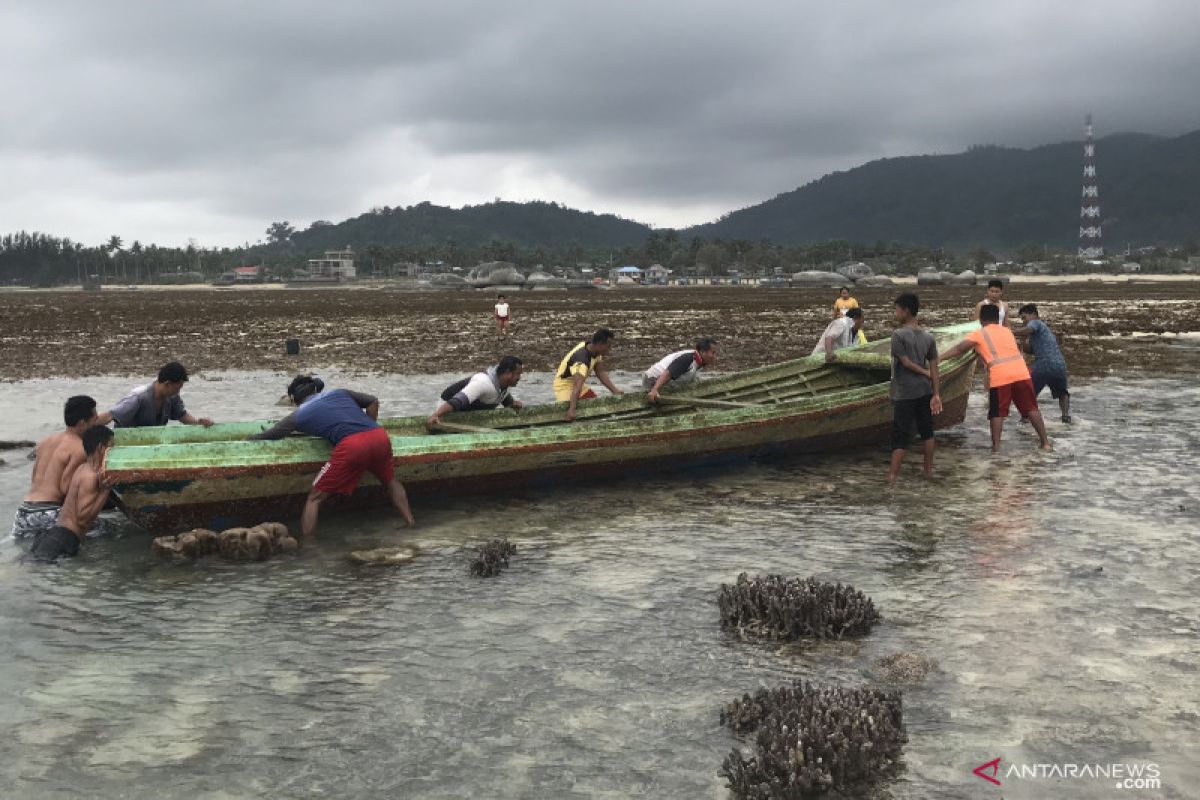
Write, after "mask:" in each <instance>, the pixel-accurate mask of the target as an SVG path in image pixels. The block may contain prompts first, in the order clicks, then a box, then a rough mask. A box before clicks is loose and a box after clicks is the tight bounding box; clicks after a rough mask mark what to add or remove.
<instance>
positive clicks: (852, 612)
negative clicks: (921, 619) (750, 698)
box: [717, 572, 879, 640]
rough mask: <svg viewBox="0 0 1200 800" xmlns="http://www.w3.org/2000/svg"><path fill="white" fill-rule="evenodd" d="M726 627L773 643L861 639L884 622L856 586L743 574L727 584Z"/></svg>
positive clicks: (721, 601)
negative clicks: (734, 581) (808, 639)
mask: <svg viewBox="0 0 1200 800" xmlns="http://www.w3.org/2000/svg"><path fill="white" fill-rule="evenodd" d="M717 605H718V606H719V608H720V610H721V625H723V626H724V627H726V628H731V629H733V630H735V631H737V632H738V633H739V634H740V635H742V636H750V637H754V638H763V639H772V640H790V639H801V638H812V639H840V638H842V637H843V636H861V635H863V634H865V633H867V632H868V631H870V630H871V626H873V625H874V624H875V623H876V622H878V621H879V612H878V611H876V610H875V604H874V603H873V602H871V598H869V597H867V596H866V595H865V594H863V593H862V592H860V591H857V590H856V589H855V588H854V587H853V586H850V585H849V584H847V585H842V584H840V583H837V584H834V583H825V582H823V581H818V580H816V579H815V578H808V579H805V580H799V579H796V578H784V577H783V576H781V575H755V576H754V577H753V578H751V577H749V576H748V575H747V574H746V573H744V572H743V573H742V574H741V575H738V578H737V583H735V584H734V585H732V586H730V585H727V584H722V585H721V593H720V596H719V597H718V599H717Z"/></svg>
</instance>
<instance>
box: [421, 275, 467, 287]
mask: <svg viewBox="0 0 1200 800" xmlns="http://www.w3.org/2000/svg"><path fill="white" fill-rule="evenodd" d="M429 287H430V288H431V289H470V288H471V284H470V283H468V282H467V279H466V278H464V277H462V276H461V275H455V274H454V273H453V272H441V273H438V274H437V275H434V276H433V277H431V278H430V279H429Z"/></svg>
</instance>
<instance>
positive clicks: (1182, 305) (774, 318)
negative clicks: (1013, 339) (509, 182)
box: [0, 281, 1200, 380]
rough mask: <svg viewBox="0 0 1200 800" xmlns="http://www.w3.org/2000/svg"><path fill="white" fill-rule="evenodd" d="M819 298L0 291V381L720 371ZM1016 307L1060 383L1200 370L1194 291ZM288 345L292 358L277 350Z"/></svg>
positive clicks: (1112, 290)
mask: <svg viewBox="0 0 1200 800" xmlns="http://www.w3.org/2000/svg"><path fill="white" fill-rule="evenodd" d="M903 290H909V287H905V288H904V289H901V288H900V287H896V288H890V289H865V288H864V289H861V290H858V291H856V292H855V295H856V297H857V298H858V299H859V302H860V303H861V304H862V305H863V308H864V309H865V313H866V330H867V334H868V336H870V337H871V338H873V339H874V338H880V337H884V336H887V335H888V334H889V333H890V331H891V329H892V309H891V301H892V299H894V297H895V295H896V294H897V293H898V292H899V291H903ZM918 292H919V294H920V296H921V300H922V303H923V304H924V311H923V314H922V317H923V320H924V322H925V324H927V325H943V324H949V323H953V322H960V321H963V320H965V319H968V318H969V316H970V310H971V307H972V305H973V304H974V303H975V302H976V301H977V300H978V299H980V298H981V297H982V296H983V294H984V289H983V287H979V286H975V287H920V288H919V289H918ZM834 295H835V292H833V291H830V290H823V289H817V290H814V289H760V288H741V287H696V288H670V289H640V288H638V289H614V290H592V291H574V292H564V291H558V292H520V293H514V294H511V295H510V296H509V302H510V304H511V306H512V314H513V317H512V324H511V327H510V331H511V335H510V336H509V337H508V339H507V340H503V341H501V340H498V339H497V338H496V336H495V327H494V322H493V320H492V316H491V313H492V305H493V303H494V302H495V296H494V294H493V293H492V292H490V291H469V292H406V291H396V290H393V289H387V288H365V287H364V288H352V289H306V290H284V289H280V290H276V291H246V290H242V289H229V290H222V291H213V290H179V291H161V292H151V291H143V290H120V289H106V290H105V291H104V292H101V293H96V294H91V293H83V292H78V291H38V292H33V291H28V292H4V293H0V319H3V320H4V324H3V328H2V331H0V379H2V380H23V379H30V378H45V377H85V376H93V375H138V376H141V375H146V376H149V375H153V373H154V372H155V371H156V370H157V368H158V367H159V366H160V365H161V364H162V363H163V362H165V361H168V360H172V359H178V360H180V361H183V362H184V363H185V364H187V365H188V366H189V368H191V369H192V371H193V372H200V373H203V372H204V371H215V370H224V369H264V370H273V371H281V372H294V371H300V370H314V369H328V368H330V367H334V366H336V367H338V368H339V369H341V370H345V371H349V372H351V373H390V374H428V373H444V372H449V373H455V372H460V371H463V370H469V369H474V368H476V367H478V366H480V365H482V364H485V363H487V362H489V361H492V360H495V359H496V358H497V357H498V356H500V355H503V354H505V353H515V354H518V355H520V356H521V357H522V358H524V359H525V361H526V365H527V368H529V369H533V370H551V369H553V368H554V367H555V366H556V365H557V363H558V360H559V359H560V358H561V357H562V355H563V353H565V352H566V351H567V350H568V349H569V348H570V347H571V346H572V345H573V344H574V343H576V342H578V341H579V340H580V339H582V338H583V337H584V336H585V335H588V334H590V333H591V332H592V331H594V330H595V329H596V328H599V327H609V328H612V329H613V330H615V331H616V332H617V334H618V346H617V348H616V350H615V351H614V353H613V356H612V358H611V359H610V361H611V362H612V365H613V367H614V368H617V369H624V370H630V371H637V370H641V369H644V368H645V367H646V366H647V365H649V364H651V363H653V362H654V361H655V360H657V359H658V358H660V357H661V356H662V355H663V354H665V353H667V352H670V351H671V350H674V349H679V348H681V347H685V346H687V345H688V344H690V342H691V341H692V340H694V339H695V338H696V336H698V335H701V334H703V335H710V336H715V337H716V338H717V339H718V340H719V341H720V343H721V346H722V352H721V362H720V368H721V369H743V368H747V367H754V366H759V365H762V364H766V363H770V362H773V361H779V360H782V359H785V358H791V357H795V356H797V355H805V354H807V353H808V352H810V351H811V349H812V347H813V346H814V344H815V343H816V340H817V337H818V336H819V335H820V332H821V330H822V329H823V327H824V325H825V324H827V322H828V319H829V313H830V312H829V308H830V305H831V304H832V302H833V298H834ZM1007 296H1008V299H1009V302H1010V303H1011V304H1012V305H1013V308H1014V311H1015V309H1016V307H1018V306H1019V305H1021V304H1023V303H1026V302H1033V303H1037V304H1038V306H1039V307H1040V308H1041V311H1042V317H1043V319H1045V320H1046V321H1047V322H1048V323H1049V324H1050V325H1051V327H1052V328H1053V329H1054V330H1055V331H1056V332H1058V333H1059V334H1060V336H1062V337H1063V345H1064V350H1065V353H1066V356H1067V359H1068V363H1069V364H1070V367H1071V371H1072V374H1073V375H1075V376H1078V377H1096V376H1102V375H1106V374H1111V373H1113V372H1119V373H1121V374H1139V373H1156V372H1163V371H1167V372H1175V371H1193V370H1195V369H1196V367H1197V365H1198V364H1200V358H1197V356H1198V355H1200V347H1197V346H1195V345H1196V344H1197V343H1198V342H1197V340H1196V339H1195V338H1194V337H1188V336H1186V335H1185V336H1182V337H1180V336H1179V334H1196V333H1197V332H1200V287H1198V286H1197V284H1196V283H1194V282H1182V281H1181V282H1152V283H1151V282H1147V283H1134V282H1130V283H1120V284H1112V283H1041V284H1039V283H1025V282H1021V283H1015V284H1013V285H1012V286H1010V287H1009V290H1008V294H1007ZM289 338H297V339H300V341H301V343H302V353H301V355H300V356H299V357H295V356H287V355H286V354H285V349H284V343H285V341H286V340H287V339H289Z"/></svg>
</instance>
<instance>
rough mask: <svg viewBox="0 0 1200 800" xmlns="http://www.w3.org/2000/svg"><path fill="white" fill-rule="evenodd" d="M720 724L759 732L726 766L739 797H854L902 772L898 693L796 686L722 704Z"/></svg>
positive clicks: (723, 770)
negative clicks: (832, 794) (851, 794)
mask: <svg viewBox="0 0 1200 800" xmlns="http://www.w3.org/2000/svg"><path fill="white" fill-rule="evenodd" d="M721 723H722V724H724V725H727V726H728V727H729V728H731V729H732V730H734V731H735V732H738V733H748V732H751V731H756V733H755V737H754V743H753V747H752V748H751V749H749V750H748V751H743V750H742V749H741V748H738V747H735V748H734V749H733V751H732V752H731V753H730V754H729V755H728V756H727V757H726V758H725V761H724V763H723V764H722V765H721V770H720V774H721V775H722V776H723V777H724V778H726V780H727V782H728V786H729V788H730V790H731V791H732V792H733V794H734V796H735V797H739V798H760V799H761V800H800V798H810V797H815V796H818V795H820V794H823V793H825V792H828V791H836V792H843V793H845V792H857V791H859V790H861V789H863V788H865V787H867V786H869V785H871V784H874V783H876V782H878V781H880V780H883V779H885V778H887V777H890V776H891V775H893V774H894V773H895V772H896V771H897V770H898V768H899V758H900V754H901V747H902V745H903V744H904V741H905V739H906V735H905V732H904V720H903V707H902V701H901V696H900V693H899V692H887V691H880V690H877V689H869V688H853V689H847V688H842V687H828V686H825V687H822V686H815V685H813V684H811V683H807V682H803V681H795V682H793V683H790V684H786V685H784V686H779V687H776V688H774V689H760V690H759V691H758V692H757V693H756V694H755V695H754V696H750V695H748V694H747V695H744V696H743V697H742V698H741V699H740V700H734V701H733V702H731V703H729V704H728V705H726V706H725V709H724V710H723V711H722V712H721Z"/></svg>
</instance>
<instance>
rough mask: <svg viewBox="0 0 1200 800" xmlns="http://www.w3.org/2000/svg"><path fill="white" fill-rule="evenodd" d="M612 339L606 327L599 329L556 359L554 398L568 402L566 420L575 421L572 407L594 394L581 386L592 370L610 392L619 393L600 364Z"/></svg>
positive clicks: (610, 346) (610, 332)
mask: <svg viewBox="0 0 1200 800" xmlns="http://www.w3.org/2000/svg"><path fill="white" fill-rule="evenodd" d="M614 341H616V335H615V334H614V333H613V332H612V331H610V330H609V329H608V328H601V329H600V330H598V331H596V333H595V334H593V335H592V338H591V340H590V341H586V342H580V343H579V344H577V345H575V346H574V347H573V348H571V352H569V353H567V354H566V355H565V356H563V359H562V361H561V362H559V364H558V371H557V372H555V373H554V399H555V400H559V401H562V400H566V401H568V402H569V403H570V405H569V406H568V407H567V421H568V422H573V421H574V420H575V407H576V405H577V404H578V402H579V401H580V400H591V399H592V398H594V397H595V396H596V393H595V392H594V391H592V390H591V389H586V390H585V389H584V382H585V381H586V380H587V377H588V375H590V374H591V373H592V371H593V370H595V372H596V377H597V378H598V379H599V380H600V382H601V383H602V384H604V385H605V386H606V387H607V388H608V390H609V391H610V392H612V393H613V394H614V395H617V396H620V395H621V394H623V392H622V391H621V390H620V389H618V388H617V387H616V386H613V383H612V381H611V380H609V378H608V368H607V367H606V366H605V365H604V357H605V356H606V355H608V351H609V350H611V349H612V346H613V342H614Z"/></svg>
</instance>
